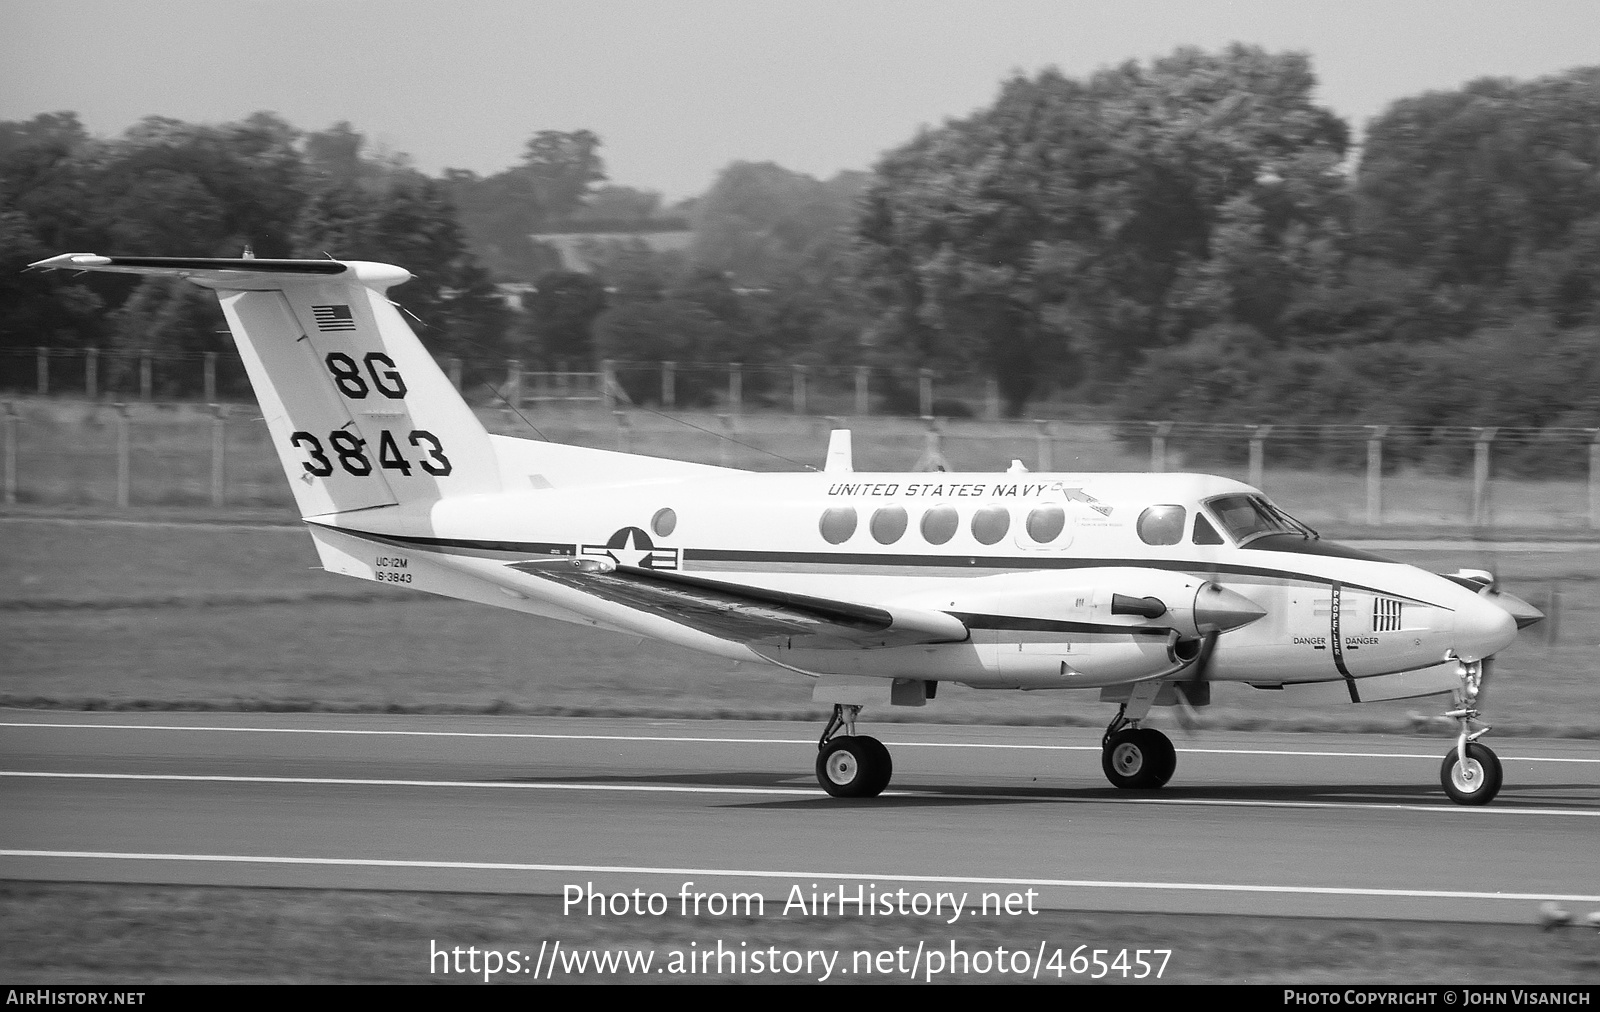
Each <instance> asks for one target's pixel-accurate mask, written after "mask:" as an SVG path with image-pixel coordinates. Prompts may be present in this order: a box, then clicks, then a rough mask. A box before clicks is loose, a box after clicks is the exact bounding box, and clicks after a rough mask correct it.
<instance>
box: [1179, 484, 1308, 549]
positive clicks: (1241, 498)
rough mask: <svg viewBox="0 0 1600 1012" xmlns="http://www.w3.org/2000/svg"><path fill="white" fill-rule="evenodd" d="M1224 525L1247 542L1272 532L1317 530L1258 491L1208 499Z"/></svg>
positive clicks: (1240, 541)
mask: <svg viewBox="0 0 1600 1012" xmlns="http://www.w3.org/2000/svg"><path fill="white" fill-rule="evenodd" d="M1206 505H1207V506H1208V507H1210V509H1211V512H1212V514H1213V515H1215V516H1216V518H1217V520H1218V521H1220V522H1221V524H1222V529H1223V530H1224V531H1226V532H1227V534H1228V536H1229V537H1230V538H1232V539H1233V540H1234V542H1235V543H1236V544H1239V545H1243V544H1245V543H1246V542H1249V541H1253V540H1255V539H1256V538H1259V537H1263V536H1265V535H1268V534H1295V535H1298V536H1300V537H1303V538H1314V537H1316V536H1317V532H1316V531H1313V530H1312V529H1311V528H1309V527H1307V526H1306V525H1305V524H1303V523H1301V522H1300V521H1298V520H1296V519H1295V518H1294V517H1291V516H1290V515H1289V514H1287V513H1285V512H1284V511H1283V510H1281V509H1279V508H1278V507H1276V506H1274V505H1272V504H1271V503H1269V502H1267V501H1266V499H1264V498H1262V497H1261V496H1258V495H1222V496H1217V497H1216V498H1215V499H1210V500H1207V501H1206Z"/></svg>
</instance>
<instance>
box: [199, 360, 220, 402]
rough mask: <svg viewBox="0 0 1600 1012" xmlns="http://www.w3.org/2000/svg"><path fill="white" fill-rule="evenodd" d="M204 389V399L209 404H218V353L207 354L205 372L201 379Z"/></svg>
mask: <svg viewBox="0 0 1600 1012" xmlns="http://www.w3.org/2000/svg"><path fill="white" fill-rule="evenodd" d="M201 380H202V386H203V387H204V392H203V397H204V400H205V402H206V403H207V404H215V403H217V353H216V352H214V351H208V352H206V364H205V371H204V373H203V374H202V377H201Z"/></svg>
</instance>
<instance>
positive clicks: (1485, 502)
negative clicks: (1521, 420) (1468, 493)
mask: <svg viewBox="0 0 1600 1012" xmlns="http://www.w3.org/2000/svg"><path fill="white" fill-rule="evenodd" d="M1472 431H1473V446H1472V524H1473V526H1474V527H1481V526H1483V525H1484V524H1487V523H1488V522H1489V445H1490V444H1491V443H1493V442H1494V434H1495V433H1496V432H1498V431H1499V430H1498V429H1497V428H1495V427H1493V426H1490V427H1486V428H1476V429H1473V430H1472Z"/></svg>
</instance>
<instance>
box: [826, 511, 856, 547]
mask: <svg viewBox="0 0 1600 1012" xmlns="http://www.w3.org/2000/svg"><path fill="white" fill-rule="evenodd" d="M819 526H820V528H821V530H822V539H823V540H824V541H826V542H827V543H828V544H830V545H842V544H844V543H845V542H846V541H849V540H850V535H852V534H854V533H855V532H856V511H855V508H854V507H851V506H835V507H834V508H832V509H829V510H824V511H823V513H822V523H821V524H820V525H819Z"/></svg>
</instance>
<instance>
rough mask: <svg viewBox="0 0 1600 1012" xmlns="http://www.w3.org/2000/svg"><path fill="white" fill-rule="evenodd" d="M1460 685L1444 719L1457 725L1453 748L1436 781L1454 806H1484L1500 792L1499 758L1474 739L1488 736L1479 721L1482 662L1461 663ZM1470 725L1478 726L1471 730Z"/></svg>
mask: <svg viewBox="0 0 1600 1012" xmlns="http://www.w3.org/2000/svg"><path fill="white" fill-rule="evenodd" d="M1460 663H1461V685H1460V687H1459V688H1457V689H1456V692H1455V696H1456V707H1455V709H1453V710H1451V711H1450V712H1449V713H1446V714H1445V716H1446V717H1450V718H1452V719H1454V720H1456V721H1457V722H1459V724H1460V731H1458V732H1457V734H1456V747H1455V748H1453V749H1451V750H1450V751H1449V753H1448V754H1446V755H1445V757H1444V764H1443V765H1442V766H1440V767H1439V782H1440V783H1441V784H1443V785H1444V792H1445V793H1446V794H1448V795H1450V800H1451V801H1454V802H1455V803H1456V804H1458V805H1487V804H1488V803H1489V802H1491V801H1493V800H1494V796H1495V795H1496V794H1499V793H1500V759H1499V757H1498V756H1496V755H1495V754H1494V752H1493V751H1491V750H1490V749H1489V746H1487V745H1479V744H1478V739H1479V738H1481V737H1483V736H1484V735H1486V734H1488V733H1489V725H1488V724H1485V723H1483V721H1481V720H1479V719H1478V717H1479V713H1478V693H1480V692H1481V691H1483V679H1484V676H1485V675H1486V674H1488V672H1487V671H1486V670H1485V667H1484V663H1485V662H1483V661H1462V662H1460ZM1474 725H1478V727H1477V728H1476V730H1474Z"/></svg>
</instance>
